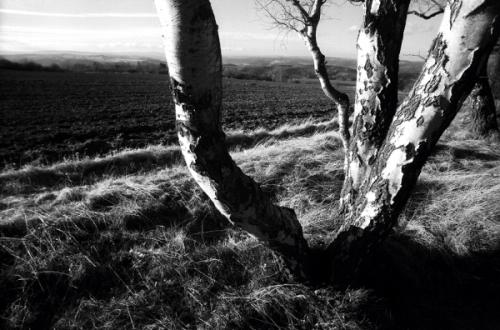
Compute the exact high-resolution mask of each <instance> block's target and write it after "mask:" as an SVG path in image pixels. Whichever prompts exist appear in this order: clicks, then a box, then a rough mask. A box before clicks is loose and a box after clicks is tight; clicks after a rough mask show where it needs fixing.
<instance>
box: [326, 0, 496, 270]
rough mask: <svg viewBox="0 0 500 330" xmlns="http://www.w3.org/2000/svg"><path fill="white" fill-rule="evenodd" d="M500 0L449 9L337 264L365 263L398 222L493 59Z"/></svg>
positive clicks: (344, 233)
mask: <svg viewBox="0 0 500 330" xmlns="http://www.w3.org/2000/svg"><path fill="white" fill-rule="evenodd" d="M499 18H500V2H499V1H497V0H483V1H479V0H454V1H451V2H450V3H449V4H448V6H447V8H446V10H445V13H444V17H443V22H442V24H441V27H440V30H439V33H438V36H437V37H436V39H435V40H434V43H433V45H432V47H431V50H430V52H429V55H428V58H427V61H426V63H425V65H424V68H423V71H422V73H421V75H420V77H419V78H418V80H417V81H416V82H415V85H414V87H413V89H412V91H411V92H410V94H409V95H408V96H407V98H406V99H405V100H404V102H403V103H402V104H401V106H399V108H398V109H397V112H396V114H395V117H394V119H393V121H392V124H391V126H390V128H389V132H388V134H387V137H386V138H385V140H384V142H383V144H382V146H381V148H380V151H379V153H378V158H377V160H376V161H374V162H373V165H372V170H371V172H370V176H369V177H368V178H367V179H366V180H364V182H363V185H362V186H361V187H360V193H359V196H358V198H357V200H356V204H355V207H354V208H355V214H356V217H355V220H354V221H352V222H347V223H346V224H345V225H344V226H343V228H342V229H341V230H340V232H339V233H338V236H337V239H336V240H335V241H334V242H333V243H332V246H331V248H332V249H334V250H336V253H337V257H336V259H335V260H334V267H339V265H342V264H345V263H346V262H345V261H346V260H351V261H350V262H347V267H351V268H354V269H355V268H357V267H358V266H359V264H360V262H361V261H362V259H363V257H366V255H367V254H368V253H369V252H370V251H371V249H372V248H373V246H374V245H375V244H376V243H378V242H380V241H381V240H382V239H383V238H384V237H386V236H387V234H388V233H389V232H390V231H391V229H392V228H393V227H394V225H395V224H396V221H397V218H398V216H399V215H400V213H401V211H402V210H403V208H404V206H405V205H406V202H407V200H408V198H409V196H410V193H411V191H412V189H413V187H414V185H415V183H416V181H417V178H418V176H419V174H420V171H421V169H422V166H423V165H424V163H425V162H426V160H427V158H428V156H429V154H430V152H431V151H432V149H433V148H434V146H435V144H436V142H437V141H438V139H439V137H440V136H441V134H442V133H443V131H444V130H445V129H446V128H447V127H448V126H449V124H450V122H451V121H452V119H453V118H454V117H455V115H456V113H457V110H458V109H459V108H460V106H461V104H462V102H463V100H464V99H465V96H466V95H468V94H469V93H470V91H471V90H472V88H473V85H474V82H475V81H476V77H477V75H478V74H479V72H480V71H481V68H482V67H483V65H484V63H485V62H486V60H487V58H488V56H489V53H490V52H491V49H492V47H493V45H494V43H495V41H496V37H497V36H498V31H499V27H500V19H499Z"/></svg>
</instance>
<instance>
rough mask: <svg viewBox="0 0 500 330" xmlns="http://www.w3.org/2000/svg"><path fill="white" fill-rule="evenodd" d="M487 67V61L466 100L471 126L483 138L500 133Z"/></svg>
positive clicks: (474, 132)
mask: <svg viewBox="0 0 500 330" xmlns="http://www.w3.org/2000/svg"><path fill="white" fill-rule="evenodd" d="M486 67H487V63H485V64H484V65H483V67H482V69H481V73H480V75H479V77H478V79H477V81H476V83H475V85H474V88H473V89H472V91H471V93H470V94H469V97H468V98H467V101H466V102H465V105H466V107H467V106H468V107H469V108H470V109H469V113H470V119H471V121H470V123H469V128H470V130H471V131H472V133H473V134H474V135H475V136H477V137H483V138H484V137H488V136H491V135H493V134H498V124H497V112H496V108H495V100H494V98H493V94H492V92H491V88H490V82H489V79H488V73H487V70H486Z"/></svg>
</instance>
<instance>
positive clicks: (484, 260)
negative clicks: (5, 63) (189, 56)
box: [0, 73, 500, 329]
mask: <svg viewBox="0 0 500 330" xmlns="http://www.w3.org/2000/svg"><path fill="white" fill-rule="evenodd" d="M51 74H52V73H50V75H51ZM43 75H44V78H43V79H42V78H39V81H38V80H37V79H36V78H34V73H30V74H28V76H29V79H31V80H33V82H31V83H32V84H34V85H35V86H38V87H36V88H34V90H35V91H36V93H38V94H36V95H41V94H40V93H41V90H43V89H42V88H41V87H40V86H43V85H44V84H49V83H48V82H47V80H46V79H49V78H46V76H45V75H49V73H44V74H43ZM57 75H59V73H57V74H56V76H52V78H53V79H54V82H52V83H51V84H56V86H61V87H59V88H56V89H54V88H51V90H52V91H54V90H59V89H63V88H68V90H72V91H74V92H73V93H75V94H71V95H80V97H79V98H77V97H75V98H74V100H75V104H76V105H78V106H76V105H75V107H76V108H78V107H80V108H79V109H80V111H77V112H75V116H77V115H79V116H86V117H84V118H86V119H82V120H88V121H91V120H96V122H101V119H100V118H105V117H104V116H105V115H106V114H111V113H114V111H116V114H117V117H116V118H115V119H114V120H111V119H109V120H110V123H112V124H110V126H111V127H110V128H109V129H110V132H111V131H112V130H114V129H116V127H117V126H118V125H122V124H121V118H122V116H121V115H120V113H121V112H119V111H120V109H119V107H120V106H122V107H123V106H124V105H125V106H126V107H127V109H128V110H127V112H124V113H127V114H128V115H129V117H127V116H125V115H123V118H124V119H123V121H124V124H123V125H131V127H132V126H133V125H134V124H135V125H136V126H137V123H138V121H139V119H138V118H149V119H148V120H150V123H152V125H153V124H155V121H154V118H160V117H161V115H159V114H151V117H148V116H146V115H144V117H140V116H139V117H137V118H134V117H133V113H134V111H135V110H133V109H134V108H135V107H137V108H141V107H142V108H141V109H143V110H142V111H144V112H143V113H149V112H148V111H149V110H151V109H157V110H158V111H159V112H161V111H167V110H166V109H163V110H160V108H162V107H163V106H164V105H165V106H166V107H168V106H167V103H168V102H169V101H168V98H167V96H166V95H165V92H166V86H165V83H164V82H161V80H162V79H165V78H166V77H164V76H159V77H158V76H156V77H143V76H140V75H138V76H135V75H130V76H125V78H122V77H124V76H123V75H118V76H112V77H108V78H107V79H109V80H105V77H107V76H105V75H103V76H101V77H100V78H99V79H97V78H96V77H97V76H96V77H94V76H88V75H83V76H82V77H81V78H77V76H74V75H70V76H68V77H71V79H73V81H77V82H78V84H85V83H87V84H91V85H92V84H94V85H95V84H97V82H99V84H100V86H101V87H100V88H98V89H97V90H98V92H96V93H97V95H99V98H98V100H99V101H96V102H97V103H95V104H100V102H102V101H103V100H105V99H106V98H109V100H110V103H109V108H108V110H106V111H101V112H99V111H96V113H97V114H96V115H95V116H96V117H92V116H94V114H93V112H90V111H88V109H89V104H87V105H83V104H84V103H85V100H86V98H85V97H84V96H83V95H86V94H85V88H88V86H86V87H80V88H78V87H75V86H72V85H70V83H69V81H70V80H69V78H68V80H66V82H65V83H62V82H61V81H62V80H61V78H56V77H58V76H57ZM16 76H17V75H16ZM17 77H19V76H17ZM134 77H135V78H134ZM1 79H2V80H4V79H6V78H3V77H2V78H1ZM11 79H14V78H11ZM19 79H20V80H22V79H21V78H19ZM23 79H24V80H22V81H25V83H26V81H28V80H29V79H28V77H24V78H23ZM79 79H81V81H79ZM114 79H115V80H114ZM122 79H124V80H125V82H124V83H126V85H127V86H128V87H127V88H128V89H127V88H125V87H123V88H122V90H123V91H129V92H125V93H124V97H123V100H120V97H119V96H118V93H119V92H118V91H116V90H114V91H113V93H114V94H112V92H106V88H108V89H113V88H112V87H111V86H112V85H113V84H119V83H121V81H122ZM135 79H137V80H135ZM134 81H135V82H134ZM145 81H147V82H148V83H149V84H150V85H148V86H149V87H148V86H145V84H146V83H145ZM22 84H23V83H19V85H13V86H18V88H21V87H19V86H21V85H22ZM58 84H61V85H58ZM65 84H66V85H67V86H66V87H63V86H65ZM78 84H77V85H78ZM134 84H136V85H137V88H138V89H139V90H141V89H142V88H144V91H142V92H141V95H142V97H143V96H144V95H146V94H147V95H152V94H155V93H156V94H155V97H156V101H155V102H156V103H154V102H151V103H149V104H150V105H149V106H148V107H149V108H148V111H145V110H144V107H146V105H141V97H140V96H136V97H134V96H133V93H132V90H135V88H134ZM225 84H226V86H225V87H226V96H225V106H226V109H227V113H228V116H227V118H226V124H225V127H226V130H227V133H228V134H227V135H228V137H227V138H228V144H229V146H230V148H231V150H232V155H233V157H234V159H235V160H236V162H237V163H238V164H239V165H240V166H241V167H242V169H243V170H244V171H245V172H246V173H248V174H250V175H251V176H253V177H254V178H255V179H256V180H257V181H259V182H261V183H262V185H263V186H264V188H265V189H266V190H268V191H269V192H271V193H273V194H274V196H275V198H276V201H277V202H278V203H279V204H281V205H285V206H288V207H293V208H294V209H295V211H296V212H297V215H298V217H299V219H300V221H301V223H302V225H303V227H304V231H305V234H306V236H307V239H308V240H309V241H311V242H313V241H318V240H320V239H321V238H322V237H323V236H325V235H327V234H328V233H329V232H331V231H332V230H335V229H336V228H338V227H339V225H340V223H341V221H342V219H339V218H338V217H336V216H335V214H336V206H337V204H336V201H337V199H338V196H339V193H340V187H341V184H342V180H343V174H342V161H343V153H342V150H341V143H340V140H339V138H338V135H337V134H336V132H335V129H336V127H337V125H336V122H335V120H330V117H331V111H330V108H329V105H328V104H327V102H325V103H321V102H324V101H323V98H322V97H321V94H320V92H319V91H317V90H316V89H317V86H314V85H309V84H277V83H267V82H255V81H236V80H230V81H226V83H225ZM104 86H108V87H104ZM152 86H155V87H154V88H156V89H154V88H153V87H152ZM47 88H48V87H47ZM273 88H274V89H273ZM280 90H281V91H282V92H281V94H280V93H278V94H276V95H277V96H273V97H275V98H272V97H271V95H275V94H274V93H276V92H279V91H280ZM313 90H314V91H313ZM153 91H155V92H154V93H153ZM292 92H293V93H292ZM17 93H18V94H17V95H18V96H19V95H21V94H22V93H23V92H22V90H21V89H18V91H17ZM24 93H26V91H24ZM33 93H35V92H33ZM54 93H55V92H54ZM266 93H269V94H266ZM286 93H290V94H286ZM292 94H293V95H292ZM12 95H14V92H12ZM61 95H62V92H61V94H60V95H59V98H60V97H61ZM111 95H112V96H113V97H111ZM162 95H163V96H162ZM51 97H52V99H53V100H55V99H58V97H57V96H56V95H53V96H51ZM38 98H39V99H40V98H41V97H40V96H38ZM267 98H269V100H268V99H267ZM13 99H14V98H12V100H13ZM23 99H24V101H23V102H27V104H31V106H26V108H23V109H26V111H28V109H31V110H29V111H35V110H36V99H34V100H29V99H28V97H24V98H23ZM299 99H300V101H298V103H294V100H299ZM48 100H49V97H47V100H43V102H39V103H41V104H42V105H43V112H41V113H43V114H51V113H52V115H51V116H53V117H52V118H55V116H56V115H57V113H63V112H64V111H66V110H65V109H69V108H71V107H72V106H67V105H64V102H62V101H61V105H60V106H54V108H51V105H50V104H51V102H49V101H48ZM77 100H79V101H77ZM96 100H97V99H96ZM133 100H135V101H133ZM231 100H232V101H231ZM2 102H3V101H2ZM68 102H69V101H68ZM88 102H90V101H88ZM113 102H116V103H113ZM162 102H163V103H162ZM232 102H233V103H232ZM19 104H22V103H19ZM56 104H57V103H56ZM146 104H148V103H146ZM322 104H323V105H322ZM95 106H96V107H97V105H95ZM10 108H12V104H11V105H10V106H8V105H6V104H4V105H2V111H5V110H6V109H10ZM19 109H21V108H19ZM51 109H52V110H51ZM85 109H86V110H85ZM99 109H100V108H99ZM231 109H240V112H238V111H236V110H231ZM262 109H264V110H262ZM273 109H281V110H280V112H279V113H273V112H272V111H273ZM315 109H319V111H318V115H317V116H316V117H315V118H316V120H308V121H306V122H303V123H302V124H300V125H299V122H300V121H301V119H302V118H309V117H314V116H313V115H311V113H312V112H313V111H315ZM231 111H233V112H232V116H233V117H232V118H233V119H230V118H231ZM257 112H258V115H256V113H257ZM138 113H141V112H140V111H139V110H138ZM238 113H239V115H238V117H234V116H236V115H237V114H238ZM82 114H84V115H82ZM9 116H10V117H6V118H7V120H8V121H9V122H10V123H14V122H16V123H18V124H16V125H19V126H17V129H14V128H10V127H9V129H12V132H16V131H17V132H18V134H25V135H24V136H29V133H28V126H26V127H25V128H24V129H21V127H23V126H22V123H23V120H22V119H19V120H18V119H17V118H18V117H17V116H16V115H14V114H11V115H9ZM23 116H25V117H24V118H30V116H29V115H28V112H26V114H25V115H19V118H23ZM101 116H102V117H101ZM154 116H158V117H154ZM266 116H267V117H266ZM71 118H73V117H71ZM91 118H95V119H91ZM127 118H129V119H130V121H127ZM234 118H238V120H236V119H234ZM272 118H275V120H276V121H275V122H273V121H272ZM97 119H99V120H97ZM43 120H45V119H40V120H39V121H37V120H33V123H32V124H33V125H35V126H36V125H37V122H40V123H42V122H43ZM53 121H54V120H48V119H47V120H46V123H48V124H47V125H49V124H50V123H51V122H53ZM287 121H291V122H293V123H292V124H285V123H286V122H287ZM102 123H103V124H102V125H103V131H105V127H107V126H105V125H108V124H106V123H107V122H106V121H105V119H102ZM164 123H165V125H167V124H168V123H170V122H169V121H168V120H164ZM170 124H171V123H170ZM466 124H467V117H466V116H464V115H463V114H461V115H460V116H459V117H458V118H457V119H456V121H455V122H454V124H453V125H452V127H450V129H449V130H448V131H447V133H445V135H444V136H443V138H442V140H441V142H440V143H439V146H438V148H437V150H436V152H435V154H434V155H433V156H432V158H431V160H430V161H429V163H428V164H427V165H426V166H425V168H424V170H423V173H422V175H421V177H420V179H419V183H418V185H417V187H416V191H415V193H414V195H413V197H412V199H411V201H410V203H409V205H408V207H407V209H406V211H405V212H404V214H403V216H402V217H401V219H400V225H399V226H398V228H397V229H396V230H395V231H394V233H392V234H391V236H390V237H389V239H388V240H387V241H386V242H385V243H384V244H383V245H382V246H381V247H380V248H379V249H378V250H377V252H376V253H375V255H374V257H373V260H371V261H370V262H369V264H367V265H365V266H364V268H363V271H362V276H361V278H362V279H361V282H360V283H359V285H357V286H353V287H347V288H345V287H335V286H332V285H328V284H324V285H314V286H313V285H308V284H304V283H298V282H295V281H294V280H293V279H292V278H291V276H290V274H289V273H288V272H287V270H286V269H285V268H284V266H283V262H282V260H281V259H280V258H279V257H278V256H276V255H275V254H274V253H272V252H271V251H270V250H269V249H268V248H267V247H265V246H263V245H262V244H260V243H259V242H258V241H256V240H255V239H254V238H252V237H250V236H248V235H246V234H244V233H242V232H240V231H238V230H237V228H232V227H231V226H229V225H228V224H227V223H226V221H225V220H224V219H223V218H222V217H221V216H220V215H218V213H217V212H216V211H215V210H214V209H213V207H212V206H211V205H210V203H209V202H208V200H207V198H206V197H205V196H204V195H203V194H202V193H201V191H200V189H199V188H198V187H197V186H196V184H195V183H194V181H193V180H192V179H191V178H190V176H189V175H188V172H187V170H186V168H185V167H184V165H183V161H182V159H181V158H180V155H179V150H178V147H177V146H176V145H175V144H172V145H166V144H165V145H159V144H158V142H162V140H160V141H158V140H154V137H155V136H157V135H156V133H157V134H164V133H162V132H161V130H160V126H158V127H157V128H155V130H153V131H154V132H155V133H154V134H153V133H151V135H150V136H151V139H152V141H151V145H150V146H147V147H139V148H138V147H137V146H135V145H129V147H130V149H128V150H123V149H122V148H121V146H128V145H126V144H125V143H124V144H122V145H120V147H118V146H116V150H115V149H114V148H115V145H112V147H111V148H110V149H109V150H107V151H103V152H102V155H101V156H99V157H94V156H84V155H80V156H79V157H76V156H74V155H72V154H71V153H70V149H66V150H65V152H68V153H67V154H64V153H61V154H64V155H68V156H70V155H72V157H70V158H68V159H66V160H60V159H59V160H55V161H52V162H50V161H48V158H46V159H45V160H44V162H46V163H44V162H41V164H37V163H36V162H35V163H32V164H31V165H27V166H21V167H20V168H6V169H5V170H3V171H2V172H0V186H1V190H0V232H1V236H0V264H1V272H0V290H1V292H2V298H1V299H0V315H1V319H0V328H6V329H9V328H32V329H34V328H41V329H43V328H45V329H48V328H55V329H92V328H99V329H161V328H167V329H182V328H187V329H191V328H200V329H208V328H211V329H498V328H499V327H500V314H498V309H499V307H500V204H499V203H498V201H499V200H500V179H499V178H500V148H499V146H500V145H499V144H498V143H497V142H494V141H485V140H477V139H474V138H473V137H472V135H470V134H469V133H468V132H467V129H466ZM40 125H41V124H40ZM113 125H114V126H113ZM283 125H284V126H283ZM79 126H83V125H82V124H80V125H77V124H75V126H70V127H79ZM88 126H89V125H87V126H85V127H88ZM93 126H95V124H94V125H93ZM13 127H14V125H13ZM32 127H34V126H32ZM85 127H84V128H82V129H88V128H85ZM258 127H263V128H262V129H258ZM243 129H244V130H243ZM23 130H24V131H25V132H23ZM68 130H69V131H68V132H71V131H70V128H68ZM100 132H101V131H99V138H101V139H103V140H104V141H106V142H109V143H110V141H108V140H107V139H108V135H102V137H101V135H100V134H101V133H100ZM113 132H115V131H113ZM4 134H6V133H5V132H4V131H3V128H2V138H3V136H5V135H4ZM109 134H110V135H109V136H113V135H112V133H109ZM113 134H114V133H113ZM44 136H45V135H43V134H40V139H43V138H44ZM92 138H96V137H95V136H94V137H92ZM141 138H142V139H143V140H141V141H143V142H141V143H144V145H146V144H148V140H147V138H148V135H147V134H146V133H144V135H141ZM28 140H29V139H28ZM3 141H4V140H3V139H2V143H5V142H3ZM168 141H170V140H168ZM19 145H20V147H19V148H20V149H19V150H33V151H36V150H37V149H36V148H37V144H36V143H35V142H33V144H32V145H28V144H27V143H26V144H23V143H22V142H19ZM55 145H56V144H54V146H55ZM28 146H29V147H28ZM38 147H39V146H38ZM3 148H4V147H3V146H2V150H3ZM22 148H24V149H22ZM30 148H31V149H30ZM16 150H17V149H16ZM61 150H62V149H61ZM9 152H10V151H9ZM23 152H24V151H23ZM5 154H7V152H6V153H5ZM4 157H7V156H4Z"/></svg>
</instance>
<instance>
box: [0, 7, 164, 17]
mask: <svg viewBox="0 0 500 330" xmlns="http://www.w3.org/2000/svg"><path fill="white" fill-rule="evenodd" d="M0 13H2V14H11V15H24V16H44V17H73V18H152V17H154V18H156V17H158V16H157V15H156V14H154V13H84V14H69V13H51V12H39V11H27V10H15V9H0Z"/></svg>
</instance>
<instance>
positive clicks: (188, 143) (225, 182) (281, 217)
mask: <svg viewBox="0 0 500 330" xmlns="http://www.w3.org/2000/svg"><path fill="white" fill-rule="evenodd" d="M155 4H156V8H157V11H158V15H159V17H160V23H161V25H162V29H163V39H164V44H165V54H166V59H167V64H168V68H169V74H170V81H171V89H172V94H173V99H174V103H175V112H176V126H177V132H178V137H179V143H180V146H181V150H182V154H183V156H184V159H185V161H186V165H187V167H188V168H189V171H190V173H191V175H192V176H193V178H194V179H195V180H196V182H197V183H198V184H199V186H200V187H201V188H202V189H203V191H204V192H205V193H206V194H207V195H208V196H209V197H210V199H211V200H212V202H213V203H214V205H215V206H216V207H217V209H218V210H219V211H220V212H221V213H222V214H223V215H224V216H225V217H226V218H227V219H228V220H229V221H230V222H231V223H234V224H236V225H238V226H239V227H241V228H242V229H243V230H245V231H247V232H249V233H251V234H253V235H254V236H256V237H257V238H259V239H260V240H262V241H264V242H266V243H268V244H269V246H270V247H271V248H273V249H274V250H276V251H278V252H280V253H281V254H282V255H283V257H284V259H285V261H286V262H287V264H288V266H289V267H290V269H291V270H292V271H293V272H294V273H295V274H297V275H298V276H300V277H304V276H305V275H306V268H307V266H306V265H307V260H308V251H309V248H308V245H307V242H306V240H305V239H304V237H303V234H302V227H301V225H300V223H299V221H298V220H297V218H296V216H295V213H294V211H293V210H291V209H288V208H285V207H279V206H276V205H274V204H273V203H272V201H271V199H270V197H269V196H268V195H267V194H266V193H265V192H264V191H262V189H261V188H260V186H259V185H258V184H257V183H256V182H255V181H254V180H253V179H251V178H250V177H248V176H246V175H245V174H244V173H243V172H242V171H241V170H240V168H239V167H238V166H237V165H236V164H235V162H234V161H233V160H232V158H231V156H230V155H229V152H228V150H227V147H226V144H225V135H224V132H223V131H222V126H221V101H222V59H221V50H220V44H219V36H218V32H217V24H216V22H215V18H214V15H213V12H212V8H211V6H210V2H209V1H208V0H155Z"/></svg>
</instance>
